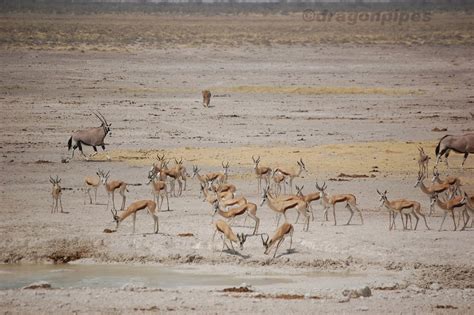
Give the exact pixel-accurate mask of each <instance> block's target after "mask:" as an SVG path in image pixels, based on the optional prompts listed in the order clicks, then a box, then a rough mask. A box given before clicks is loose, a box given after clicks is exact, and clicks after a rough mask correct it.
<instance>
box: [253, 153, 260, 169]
mask: <svg viewBox="0 0 474 315" xmlns="http://www.w3.org/2000/svg"><path fill="white" fill-rule="evenodd" d="M252 160H253V163H254V164H255V168H257V167H258V163H260V156H257V158H255V157H254V156H253V155H252Z"/></svg>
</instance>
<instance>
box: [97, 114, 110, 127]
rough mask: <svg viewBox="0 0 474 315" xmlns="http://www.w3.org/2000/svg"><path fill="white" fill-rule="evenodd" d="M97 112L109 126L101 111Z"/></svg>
mask: <svg viewBox="0 0 474 315" xmlns="http://www.w3.org/2000/svg"><path fill="white" fill-rule="evenodd" d="M97 112H98V113H99V115H100V117H102V119H103V120H104V122H105V124H106V125H108V123H107V119H105V117H104V115H102V113H101V112H99V111H97Z"/></svg>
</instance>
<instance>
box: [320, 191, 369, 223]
mask: <svg viewBox="0 0 474 315" xmlns="http://www.w3.org/2000/svg"><path fill="white" fill-rule="evenodd" d="M326 188H327V186H326V183H323V186H322V187H319V185H318V183H316V189H317V190H319V191H320V192H321V199H320V200H321V204H322V205H323V208H324V217H325V218H326V220H327V212H328V209H329V207H332V214H333V216H334V225H337V222H336V204H338V203H342V202H345V203H346V209H348V210H349V211H350V212H351V216H350V217H349V220H347V223H346V225H349V224H350V223H351V220H352V216H354V209H355V210H357V212H359V215H360V221H361V224H364V218H362V212H361V211H360V209H359V208H358V207H357V201H356V197H355V196H354V195H353V194H339V195H332V196H329V195H328V194H327V193H326Z"/></svg>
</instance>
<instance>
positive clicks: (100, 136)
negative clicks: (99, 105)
mask: <svg viewBox="0 0 474 315" xmlns="http://www.w3.org/2000/svg"><path fill="white" fill-rule="evenodd" d="M92 113H93V114H94V115H95V116H96V117H97V118H98V119H99V120H100V122H101V123H102V124H101V125H100V127H93V128H87V129H83V130H78V131H75V132H73V133H72V135H71V137H70V138H69V141H68V143H67V147H68V151H69V150H71V147H72V156H71V159H72V158H73V157H74V151H75V150H76V148H79V151H81V153H82V155H83V156H85V154H84V152H82V145H88V146H92V148H94V151H95V153H94V154H93V155H95V154H97V148H96V147H97V146H101V147H102V150H104V151H105V144H104V138H105V136H106V135H107V134H108V133H110V126H112V124H109V123H107V120H105V117H104V116H103V115H102V114H101V113H100V112H99V111H97V113H99V115H100V116H99V115H97V114H96V113H94V112H92ZM73 141H74V145H73Z"/></svg>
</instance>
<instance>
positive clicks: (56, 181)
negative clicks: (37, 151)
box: [49, 175, 61, 186]
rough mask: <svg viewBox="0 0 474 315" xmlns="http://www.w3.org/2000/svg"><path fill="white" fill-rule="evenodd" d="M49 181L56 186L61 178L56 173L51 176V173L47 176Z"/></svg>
mask: <svg viewBox="0 0 474 315" xmlns="http://www.w3.org/2000/svg"><path fill="white" fill-rule="evenodd" d="M49 182H50V183H51V184H53V186H58V185H59V183H60V182H61V178H59V177H58V175H56V178H53V177H51V175H50V176H49Z"/></svg>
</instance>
